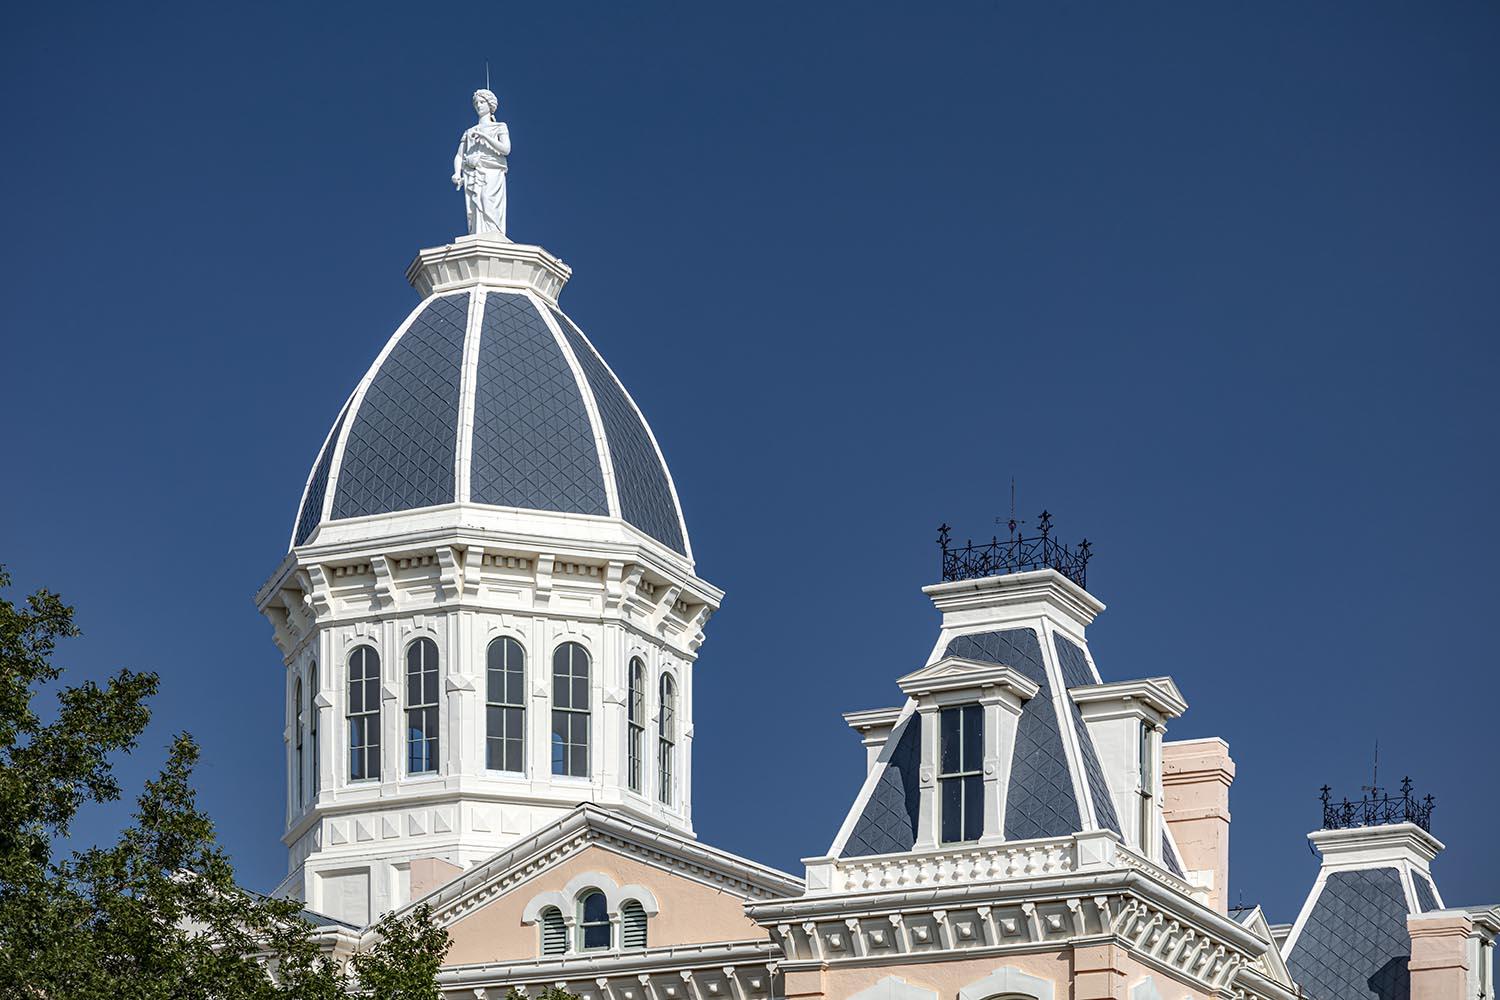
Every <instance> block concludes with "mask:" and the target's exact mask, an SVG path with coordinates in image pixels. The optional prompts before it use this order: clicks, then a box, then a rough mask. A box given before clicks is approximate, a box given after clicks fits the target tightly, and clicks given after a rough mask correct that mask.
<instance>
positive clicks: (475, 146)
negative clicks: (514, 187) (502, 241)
mask: <svg viewBox="0 0 1500 1000" xmlns="http://www.w3.org/2000/svg"><path fill="white" fill-rule="evenodd" d="M499 107H500V102H499V101H497V100H495V95H494V93H493V92H492V91H489V90H476V91H474V112H475V113H476V114H477V115H479V121H478V122H477V123H475V124H474V125H473V126H471V127H470V128H469V130H468V131H467V132H465V133H464V137H463V138H462V139H460V140H459V142H458V152H457V153H456V154H454V157H453V186H454V187H455V188H462V189H463V192H464V200H465V201H466V202H467V203H468V208H469V232H470V233H498V234H499V235H500V236H502V237H503V236H504V235H505V158H506V156H508V155H509V154H510V129H508V128H507V127H506V125H505V123H504V122H497V121H495V112H496V111H497V110H498V109H499Z"/></svg>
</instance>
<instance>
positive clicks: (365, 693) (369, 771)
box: [349, 646, 380, 781]
mask: <svg viewBox="0 0 1500 1000" xmlns="http://www.w3.org/2000/svg"><path fill="white" fill-rule="evenodd" d="M379 777H380V655H379V654H378V653H376V652H375V650H374V649H372V648H371V647H369V646H360V647H359V648H357V649H355V651H354V652H352V653H350V654H349V780H350V781H363V780H364V779H366V778H379Z"/></svg>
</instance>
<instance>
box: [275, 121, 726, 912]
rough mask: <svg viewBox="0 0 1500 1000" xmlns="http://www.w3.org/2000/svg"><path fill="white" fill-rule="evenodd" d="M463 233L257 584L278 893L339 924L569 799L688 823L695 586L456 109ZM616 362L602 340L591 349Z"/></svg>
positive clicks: (437, 267) (687, 827) (625, 421)
mask: <svg viewBox="0 0 1500 1000" xmlns="http://www.w3.org/2000/svg"><path fill="white" fill-rule="evenodd" d="M474 103H475V109H476V111H477V112H479V114H480V121H479V123H478V124H477V125H475V126H474V127H472V128H470V129H469V131H467V132H465V133H464V139H463V141H462V144H461V146H460V151H459V155H458V157H457V158H456V160H455V179H457V180H459V181H460V186H461V187H462V189H463V190H464V192H465V198H466V200H467V202H468V215H469V224H470V232H469V233H468V234H467V235H465V236H461V237H458V238H456V239H454V240H453V241H452V242H451V243H448V244H445V245H443V246H439V247H433V248H430V249H425V250H422V251H420V252H419V253H418V254H417V256H416V259H415V260H414V261H413V262H412V264H411V266H410V267H409V268H408V269H407V275H406V276H407V279H408V281H409V282H410V284H411V285H412V287H413V288H415V289H416V291H417V293H418V295H419V297H420V301H419V302H418V303H417V305H416V307H415V308H414V309H413V310H412V311H411V313H410V314H409V315H408V316H407V317H406V319H405V320H404V321H403V322H402V323H401V324H400V326H398V327H397V328H396V330H395V331H394V333H392V334H391V335H390V336H389V337H388V338H386V339H385V340H384V342H383V345H382V344H381V342H379V341H372V342H371V352H372V353H373V355H374V359H373V361H372V362H371V363H370V364H369V367H368V370H367V371H366V372H365V374H364V376H363V377H362V378H361V379H360V380H359V382H358V384H357V385H356V386H355V387H354V389H353V391H352V392H351V393H350V394H349V395H348V397H347V398H346V399H345V400H344V401H343V403H342V404H341V405H339V406H338V407H337V413H336V415H335V417H334V419H333V423H332V426H331V428H330V429H329V430H328V432H327V433H326V434H325V435H324V437H323V440H322V442H321V444H320V445H319V446H318V448H317V454H316V457H315V458H314V460H313V464H312V468H311V470H310V472H309V474H308V476H307V477H306V480H305V482H304V484H303V486H302V489H301V495H300V499H299V503H298V509H297V513H296V516H295V518H294V522H293V526H292V534H291V538H290V547H289V551H288V552H286V554H285V555H284V556H283V558H282V559H281V562H280V564H279V565H278V566H277V568H276V570H275V571H274V573H273V574H272V575H271V577H270V579H269V580H268V581H267V582H266V583H265V585H264V586H262V588H261V589H260V591H259V593H258V594H257V595H256V601H257V605H258V607H259V608H260V610H261V612H262V613H263V614H265V615H266V617H267V618H268V619H269V620H270V622H271V624H272V626H273V628H274V635H275V640H276V643H277V646H278V647H279V649H280V651H281V655H282V660H283V663H284V666H285V678H284V681H285V691H286V702H285V704H286V727H285V730H284V738H285V741H286V747H287V758H286V759H287V798H286V834H285V837H284V840H285V842H286V844H287V847H288V850H289V853H290V874H289V875H288V878H287V881H286V883H285V884H284V886H283V891H284V892H286V893H288V894H291V895H296V896H299V897H301V898H303V899H305V900H306V901H307V902H308V903H309V904H310V905H311V906H312V907H313V908H314V909H316V910H319V911H320V912H324V913H327V914H329V915H331V916H335V917H339V918H340V919H345V920H350V921H353V922H356V923H358V922H360V921H361V920H364V919H373V917H374V916H375V915H376V914H378V913H379V912H382V911H383V910H387V909H390V908H392V907H394V906H398V905H400V904H401V903H403V902H404V901H405V900H406V899H407V898H409V896H410V894H411V884H412V883H411V880H412V877H413V876H412V870H413V865H416V866H417V867H418V868H419V869H420V870H421V871H423V872H430V871H432V870H433V866H434V865H437V866H444V865H446V866H450V867H451V868H452V869H453V870H455V871H456V870H461V869H462V868H464V867H466V866H468V865H471V864H474V863H476V862H478V861H480V860H483V859H485V858H488V857H490V856H491V855H492V854H494V853H495V852H496V851H498V850H501V849H503V848H504V847H506V846H507V845H509V844H511V843H513V842H514V841H515V840H516V839H517V838H518V837H522V836H525V835H528V834H530V833H532V832H534V831H535V830H537V829H539V828H540V827H542V826H544V825H546V824H547V823H549V822H552V821H554V820H556V819H557V818H558V817H560V816H562V815H564V814H565V813H566V812H567V811H568V810H570V809H572V808H573V807H575V806H576V805H578V804H579V803H582V802H590V803H594V804H596V805H600V806H604V807H608V808H614V809H618V810H621V811H623V812H625V813H628V814H630V815H631V816H632V817H633V818H634V819H636V820H638V821H644V822H646V823H650V824H656V825H659V826H661V827H663V828H664V829H671V830H674V831H676V832H678V833H679V834H688V835H691V833H692V794H691V775H692V741H693V727H692V703H693V678H692V673H693V671H692V668H693V664H694V662H695V660H696V659H697V652H698V648H699V646H700V644H701V643H702V641H703V636H704V633H703V629H704V626H705V624H706V622H707V621H708V618H709V616H710V615H711V614H712V613H713V612H714V610H715V609H716V608H717V607H718V605H719V602H720V600H721V598H722V596H723V595H722V593H721V592H720V591H719V590H718V589H717V588H715V587H714V586H712V585H711V584H709V583H708V582H706V581H704V580H702V579H700V578H699V577H698V576H697V575H696V574H695V572H694V568H693V555H692V547H691V544H690V542H689V540H688V533H687V528H686V525H685V523H684V521H683V517H682V512H681V508H680V505H679V503H678V498H677V493H676V489H675V487H674V485H673V483H672V477H671V473H670V472H669V471H668V469H667V465H666V462H665V461H664V459H663V457H662V453H661V449H660V448H659V447H658V445H657V442H656V438H655V436H654V435H653V434H652V432H651V429H650V427H649V426H648V425H647V423H646V420H645V417H644V416H643V414H642V412H641V409H640V408H639V407H638V406H637V405H636V402H635V400H634V399H632V397H631V396H630V394H629V393H628V392H627V391H626V390H625V388H624V386H623V385H622V384H621V383H620V380H619V379H618V378H617V377H616V376H615V374H614V372H613V371H612V370H611V369H610V367H609V365H608V364H606V363H605V361H604V359H603V357H602V356H601V354H600V352H599V351H598V350H597V349H596V348H595V346H594V344H593V343H592V342H590V340H589V339H588V338H587V337H586V336H585V335H584V333H583V331H582V330H581V329H580V328H579V326H578V325H577V324H576V323H574V322H573V321H572V320H571V319H570V318H569V317H568V316H567V315H566V314H565V313H564V312H563V311H562V309H561V307H560V306H559V304H558V296H559V294H560V293H561V291H562V289H563V286H564V285H565V283H566V282H567V280H568V278H569V277H570V276H571V270H570V269H569V268H568V266H567V265H565V264H564V263H562V261H560V260H559V259H558V258H557V257H555V256H554V255H552V254H551V253H549V252H548V251H547V250H545V249H543V248H542V247H540V246H535V245H530V244H520V243H515V242H513V241H511V240H510V239H509V238H508V237H507V236H506V234H505V229H504V226H505V212H506V204H505V198H504V178H505V171H506V169H507V164H508V153H509V149H510V143H509V137H508V133H506V132H505V129H504V123H502V122H496V121H494V118H493V111H494V106H495V103H496V102H495V100H494V95H493V94H489V93H488V92H487V91H481V92H479V93H477V94H476V95H475V102H474ZM613 344H614V349H616V350H619V349H622V348H623V347H624V346H625V345H624V344H623V343H622V342H621V341H620V340H618V339H617V340H616V341H614V342H613Z"/></svg>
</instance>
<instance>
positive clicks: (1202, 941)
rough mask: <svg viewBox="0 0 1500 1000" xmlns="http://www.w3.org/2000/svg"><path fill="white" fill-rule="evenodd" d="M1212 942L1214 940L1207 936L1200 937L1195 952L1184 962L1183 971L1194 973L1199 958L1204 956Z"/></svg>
mask: <svg viewBox="0 0 1500 1000" xmlns="http://www.w3.org/2000/svg"><path fill="white" fill-rule="evenodd" d="M1212 943H1213V941H1212V940H1211V939H1209V938H1207V937H1202V938H1199V939H1198V946H1197V947H1196V948H1194V949H1193V952H1192V954H1191V955H1189V956H1188V958H1187V961H1186V962H1184V963H1183V964H1182V966H1181V969H1182V971H1183V972H1186V973H1188V974H1189V975H1192V972H1193V970H1194V969H1196V968H1197V967H1198V959H1199V958H1200V957H1202V955H1203V951H1204V949H1205V948H1207V947H1208V946H1209V945H1210V944H1212Z"/></svg>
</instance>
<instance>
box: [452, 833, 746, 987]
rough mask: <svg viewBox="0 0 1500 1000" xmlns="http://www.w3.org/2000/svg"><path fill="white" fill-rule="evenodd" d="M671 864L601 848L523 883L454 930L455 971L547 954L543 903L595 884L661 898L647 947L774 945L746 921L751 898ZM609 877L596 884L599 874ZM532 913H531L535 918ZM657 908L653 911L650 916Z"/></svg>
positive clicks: (596, 846)
mask: <svg viewBox="0 0 1500 1000" xmlns="http://www.w3.org/2000/svg"><path fill="white" fill-rule="evenodd" d="M670 863H671V862H670V860H669V859H663V860H662V861H661V862H648V861H646V860H644V859H643V858H640V857H636V856H633V855H630V854H626V853H624V852H621V851H617V850H614V849H612V848H609V847H605V846H603V845H600V844H597V843H595V844H589V845H588V846H586V847H584V848H582V849H580V850H578V851H576V852H574V853H572V854H570V855H568V856H567V857H566V858H564V859H562V860H561V861H558V862H557V863H556V864H553V865H548V866H545V867H543V868H541V869H540V870H538V871H537V872H536V874H535V875H533V876H532V877H530V878H527V879H524V880H523V881H520V882H517V883H516V884H514V885H512V886H510V887H509V888H507V889H506V890H505V891H504V892H502V893H499V894H497V895H495V896H494V897H492V898H491V899H490V900H489V901H488V902H486V903H485V904H484V905H483V906H480V907H478V908H476V909H473V910H470V911H468V912H466V913H464V914H463V915H461V916H459V917H458V918H457V919H456V920H454V921H453V923H451V924H450V925H449V926H448V933H449V934H450V935H451V936H452V944H451V945H450V946H449V949H448V957H447V959H446V963H445V964H448V965H470V964H474V963H479V962H514V961H525V960H530V959H535V958H537V957H539V955H540V954H541V937H540V932H539V930H538V928H537V926H536V924H535V923H534V922H529V921H534V919H535V911H536V905H535V904H536V903H537V902H538V900H539V898H542V897H545V898H546V899H547V900H553V899H556V898H558V897H557V896H556V895H553V894H563V895H564V896H568V897H569V898H571V896H573V895H577V894H578V893H579V892H580V891H581V890H582V889H583V888H585V887H586V886H587V885H588V884H591V883H592V882H594V881H605V880H607V884H606V885H601V886H600V888H605V889H607V888H608V886H609V885H613V886H639V887H641V888H643V889H645V890H647V892H649V894H650V896H651V897H653V898H654V902H655V906H656V913H655V914H653V915H652V916H650V918H649V919H648V922H647V944H648V946H650V947H652V948H656V947H661V946H665V945H684V944H707V943H711V942H724V941H752V940H766V939H767V937H768V935H767V933H766V931H764V930H763V929H761V928H760V927H758V926H757V925H756V924H755V923H754V922H752V921H751V920H750V919H749V918H748V917H746V916H745V910H744V904H745V901H746V900H745V897H744V896H742V895H739V894H737V893H734V892H731V891H729V890H727V889H725V888H722V887H717V886H711V885H708V884H706V883H705V882H703V881H700V880H698V879H695V878H692V877H690V876H688V875H686V874H684V873H681V872H679V871H675V870H672V869H671V868H670V867H669V866H670ZM594 875H598V876H602V879H598V880H596V879H592V878H591V876H594ZM528 908H530V912H528ZM650 908H651V907H650V906H649V905H648V906H647V909H648V911H649V910H650Z"/></svg>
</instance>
